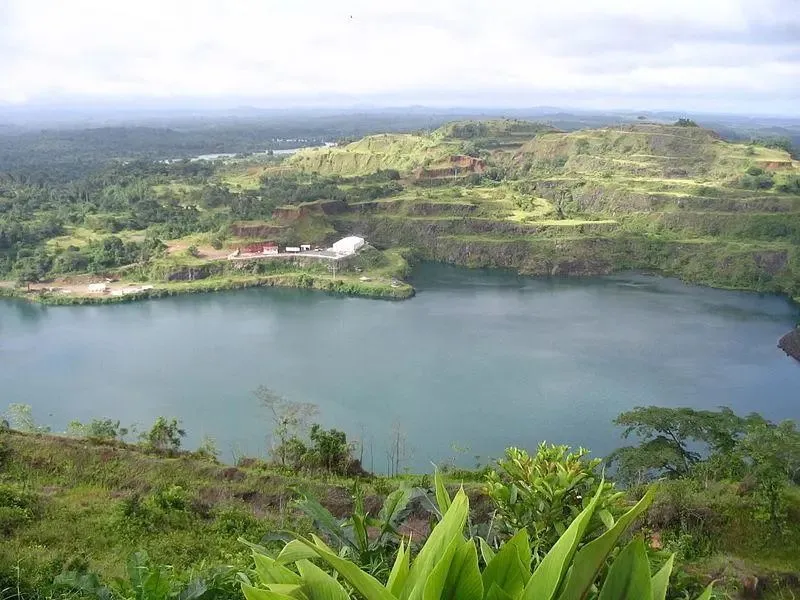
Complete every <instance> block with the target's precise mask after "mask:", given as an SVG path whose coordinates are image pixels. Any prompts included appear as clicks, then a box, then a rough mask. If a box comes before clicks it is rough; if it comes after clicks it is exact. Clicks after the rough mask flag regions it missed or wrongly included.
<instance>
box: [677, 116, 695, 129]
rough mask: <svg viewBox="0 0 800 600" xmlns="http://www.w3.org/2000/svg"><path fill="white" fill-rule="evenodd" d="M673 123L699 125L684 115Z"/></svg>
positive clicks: (687, 125) (684, 125) (679, 125)
mask: <svg viewBox="0 0 800 600" xmlns="http://www.w3.org/2000/svg"><path fill="white" fill-rule="evenodd" d="M675 125H677V126H678V127H699V126H698V125H697V123H695V122H694V121H693V120H692V119H687V118H686V117H681V118H680V119H678V120H677V121H675Z"/></svg>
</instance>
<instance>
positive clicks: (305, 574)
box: [297, 560, 350, 600]
mask: <svg viewBox="0 0 800 600" xmlns="http://www.w3.org/2000/svg"><path fill="white" fill-rule="evenodd" d="M297 570H298V571H299V572H300V576H301V577H302V578H303V591H304V592H305V593H306V596H308V600H350V597H349V596H348V595H347V592H346V591H345V590H344V588H343V587H342V586H341V584H340V583H339V582H338V581H336V580H335V579H334V578H333V577H331V576H330V575H328V574H327V573H326V572H325V571H323V570H322V569H320V568H319V567H318V566H316V565H315V564H314V563H311V562H309V561H307V560H300V561H298V562H297Z"/></svg>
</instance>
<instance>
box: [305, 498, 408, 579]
mask: <svg viewBox="0 0 800 600" xmlns="http://www.w3.org/2000/svg"><path fill="white" fill-rule="evenodd" d="M415 495H416V493H415V492H413V491H412V490H410V489H407V488H401V489H398V490H395V491H393V492H392V493H391V494H389V495H388V496H387V497H386V500H385V501H384V503H383V506H382V507H381V509H380V512H379V513H378V515H377V517H373V516H371V515H370V514H369V513H368V512H367V510H366V509H365V507H364V494H363V491H362V490H360V489H359V488H356V489H355V490H354V492H353V505H354V508H353V514H352V516H351V517H350V518H349V519H344V520H339V519H337V518H336V517H334V516H333V515H332V514H331V513H330V511H328V509H326V508H325V507H324V506H322V505H321V504H320V503H319V501H318V500H317V499H316V498H314V496H313V495H311V494H310V493H305V494H304V495H303V496H302V498H301V499H300V500H298V502H297V503H296V506H297V507H298V508H299V509H300V510H302V511H303V512H304V513H305V514H306V515H308V516H309V517H310V518H311V519H312V520H313V523H314V528H315V529H316V530H317V531H318V532H319V533H320V535H322V536H323V537H324V538H325V539H326V540H327V541H328V543H330V544H331V545H332V546H333V547H334V550H335V551H336V552H337V554H338V555H339V556H340V557H342V558H349V559H351V560H353V562H355V564H357V565H358V566H359V567H361V568H362V569H364V570H365V571H366V572H368V573H370V574H371V575H374V576H375V577H378V578H381V579H383V580H385V579H386V577H387V576H388V574H389V570H390V569H391V565H392V558H391V557H392V556H394V553H395V552H396V550H397V548H398V546H399V545H400V543H401V536H400V533H399V532H398V528H399V527H400V525H401V524H402V523H403V522H404V521H405V519H406V518H407V517H408V515H409V514H410V508H409V504H410V502H411V500H412V499H413V498H414V497H415ZM371 532H374V534H372V535H370V533H371Z"/></svg>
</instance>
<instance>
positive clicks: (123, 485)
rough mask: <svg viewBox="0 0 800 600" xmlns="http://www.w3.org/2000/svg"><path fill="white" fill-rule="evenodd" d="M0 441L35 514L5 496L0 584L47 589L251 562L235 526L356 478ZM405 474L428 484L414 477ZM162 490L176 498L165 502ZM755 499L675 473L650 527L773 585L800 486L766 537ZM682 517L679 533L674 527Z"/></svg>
mask: <svg viewBox="0 0 800 600" xmlns="http://www.w3.org/2000/svg"><path fill="white" fill-rule="evenodd" d="M0 447H3V448H5V450H4V451H3V452H2V453H0V457H2V458H1V459H0V500H2V498H3V497H4V496H3V495H2V491H3V490H9V489H11V490H16V492H19V493H23V494H27V495H28V497H29V498H30V499H31V501H30V504H29V505H30V507H31V510H30V512H29V518H27V519H22V520H20V519H17V520H13V519H9V518H8V516H7V515H6V513H4V512H3V510H2V505H0V529H2V535H3V536H4V538H3V544H2V545H0V589H2V588H3V587H4V586H7V585H9V584H14V583H15V578H16V575H15V572H14V571H15V568H16V567H19V568H20V570H21V571H22V572H23V573H24V574H25V579H26V580H27V581H28V583H29V584H31V585H33V586H35V587H36V588H38V589H40V590H45V589H46V588H47V586H48V585H49V583H50V582H51V581H52V578H53V577H54V576H55V575H56V574H58V573H59V572H61V571H62V570H63V569H65V568H74V567H77V566H81V565H83V566H86V567H88V568H89V569H91V570H94V571H96V572H98V573H100V574H101V575H102V576H103V577H104V578H109V577H112V576H116V575H120V574H122V570H123V569H124V565H125V559H126V558H127V556H128V555H129V554H130V553H131V552H132V551H134V550H136V549H144V550H146V551H147V552H148V553H149V554H150V555H151V557H152V558H153V559H154V560H156V561H157V562H162V563H166V564H171V565H173V566H174V567H175V569H176V570H177V571H178V572H179V573H182V572H187V571H189V570H192V569H196V568H198V567H199V566H200V565H201V563H202V564H205V565H206V566H213V565H218V564H230V565H234V566H237V567H240V568H245V567H246V566H247V565H248V562H249V558H248V556H249V553H248V551H247V550H246V548H244V547H243V546H242V545H241V544H239V543H238V542H237V538H238V537H239V536H243V537H245V538H247V539H250V540H253V541H258V540H260V539H261V538H262V536H264V535H267V534H270V533H276V532H279V531H281V530H285V529H290V530H293V531H297V532H300V533H307V532H309V531H310V523H309V522H308V521H307V520H306V519H305V518H303V517H301V516H300V515H299V514H298V513H297V512H296V511H294V510H293V509H292V508H291V500H292V499H293V498H294V494H295V492H294V490H295V489H298V488H300V489H308V490H310V491H312V492H313V493H314V494H315V495H316V496H317V497H319V498H320V499H321V501H322V502H323V504H325V505H326V506H327V507H328V508H329V509H330V510H331V511H332V512H333V513H334V514H336V515H337V516H346V515H348V514H349V512H350V510H351V508H352V503H351V500H350V495H349V490H350V488H351V486H352V485H353V480H351V479H347V478H340V477H330V476H328V477H325V478H321V477H308V476H297V475H289V474H286V473H282V472H281V471H280V470H277V469H275V468H273V467H270V466H268V465H266V464H265V463H263V462H261V461H253V460H250V461H248V462H247V465H248V466H242V467H236V468H234V467H230V466H227V465H220V464H217V463H215V462H213V461H210V460H208V459H201V458H198V457H194V456H192V455H183V456H179V457H167V456H159V455H153V454H147V453H144V452H143V451H142V450H141V449H139V448H137V447H135V446H129V445H125V444H121V443H116V442H115V443H99V442H92V441H89V440H80V439H71V438H63V437H55V436H50V435H31V434H20V433H14V432H11V433H3V434H0ZM242 464H244V463H242ZM462 476H463V475H462ZM403 479H405V480H406V482H407V483H410V484H412V485H420V484H421V485H428V484H427V483H426V482H425V481H424V480H423V478H421V477H418V476H405V477H404V478H403ZM400 481H401V480H400V479H397V480H388V481H387V480H382V479H375V480H372V481H367V482H362V484H361V485H362V488H363V489H364V491H365V494H366V503H367V506H368V507H369V506H372V507H377V506H379V505H380V501H381V497H380V493H379V491H378V489H379V488H380V489H381V492H383V493H385V490H386V489H391V488H393V487H394V486H396V485H398V484H399V483H400ZM460 483H461V480H460V479H459V480H457V481H456V480H451V481H450V484H452V485H458V484H460ZM378 484H380V486H379V485H378ZM465 485H466V487H467V489H468V490H469V491H470V494H471V495H472V496H473V497H475V500H474V502H473V505H474V509H475V511H476V512H475V514H474V515H473V518H475V519H476V520H477V522H482V521H483V520H484V519H488V518H489V517H490V511H489V510H488V508H487V505H486V502H485V499H480V498H478V497H477V496H479V495H480V493H479V484H477V483H469V482H468V483H466V484H465ZM175 486H178V487H179V488H180V489H179V490H177V492H176V491H175ZM165 492H166V493H167V495H168V496H169V497H172V498H176V497H177V498H179V499H180V501H179V502H178V503H176V502H174V501H173V503H172V505H170V506H167V507H164V506H162V505H160V504H159V502H162V504H163V501H162V500H160V499H163V498H164V497H165V495H164V494H165ZM748 502H749V501H748V500H747V499H746V498H745V497H743V496H742V495H741V492H739V491H738V490H737V487H736V486H735V485H731V484H723V483H715V484H712V485H710V486H705V487H703V486H699V484H697V485H695V484H690V483H688V482H672V483H670V484H666V485H665V486H664V487H662V488H661V491H660V493H659V494H658V497H657V500H656V503H655V504H654V506H653V508H652V509H651V511H650V513H649V516H648V518H647V520H646V522H645V527H646V528H648V529H650V530H651V531H658V532H660V538H661V539H662V541H663V542H664V543H665V544H668V548H669V549H670V551H677V552H678V553H679V560H681V561H683V563H684V564H686V565H687V568H688V570H689V571H690V572H694V573H696V574H698V575H699V577H700V579H701V580H707V579H709V578H721V579H722V580H723V581H722V583H721V585H722V587H726V588H728V589H734V588H735V587H736V586H737V585H738V584H739V582H740V580H742V579H743V578H745V577H752V576H754V575H755V576H758V577H759V578H761V579H762V580H766V581H770V582H771V585H772V587H773V588H775V589H777V588H778V587H779V586H777V582H781V581H791V575H790V574H792V573H797V572H798V571H800V556H798V555H797V553H796V552H795V548H796V547H797V544H798V543H800V538H798V535H800V528H798V527H797V523H798V522H800V496H798V494H797V490H796V489H794V490H790V495H789V507H790V509H789V512H788V515H787V518H788V520H787V529H786V534H785V536H784V537H782V538H771V537H770V536H769V532H768V530H769V527H768V526H767V525H766V524H764V523H760V522H759V521H758V520H757V519H756V518H755V517H754V513H755V511H754V509H753V507H752V506H750V504H749V503H748ZM373 510H375V508H373ZM698 519H699V520H698ZM678 525H679V526H680V527H681V528H682V529H680V530H679V531H680V533H671V531H672V528H674V527H676V526H678ZM272 547H273V549H275V550H277V548H278V545H276V544H272ZM709 551H710V553H709ZM4 578H5V579H4ZM775 597H781V596H775ZM787 597H790V596H787Z"/></svg>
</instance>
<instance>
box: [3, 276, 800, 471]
mask: <svg viewBox="0 0 800 600" xmlns="http://www.w3.org/2000/svg"><path fill="white" fill-rule="evenodd" d="M414 283H415V285H416V287H417V289H418V295H417V296H416V297H415V298H413V299H412V300H409V301H405V302H388V301H376V300H365V299H359V298H343V297H336V296H329V295H326V294H323V293H317V292H302V291H296V290H282V289H253V290H245V291H235V292H230V293H217V294H208V295H196V296H182V297H175V298H168V299H162V300H155V301H148V302H140V303H133V304H123V305H112V306H94V307H92V306H76V307H42V306H37V305H31V304H27V303H22V302H12V301H4V302H0V394H1V395H0V407H3V406H4V405H6V404H8V403H11V402H21V403H26V404H31V405H32V406H33V407H34V413H35V416H36V418H37V420H38V421H40V422H42V423H46V424H48V425H50V426H52V427H53V428H54V430H63V429H64V428H65V427H66V424H67V423H68V422H69V421H70V420H71V419H73V418H77V419H81V420H86V419H90V418H92V417H114V418H118V419H121V420H122V422H123V424H127V423H133V422H138V423H142V424H144V423H150V422H152V420H153V419H154V418H155V417H156V416H158V415H167V416H177V417H179V418H180V419H181V420H182V421H183V424H184V426H185V428H186V429H187V430H188V432H189V437H188V439H187V445H188V446H192V445H194V444H196V443H197V442H198V441H199V439H200V438H201V437H202V435H203V434H209V435H211V436H213V437H215V438H216V439H217V441H218V443H219V445H220V447H221V449H222V451H223V452H224V454H225V456H226V458H230V457H231V456H232V455H237V454H243V453H245V454H250V455H261V454H265V448H266V446H267V440H266V436H267V433H268V430H269V422H268V419H267V415H266V414H265V412H264V411H263V410H262V409H261V408H259V406H258V403H257V401H256V400H255V398H254V397H253V396H252V394H251V392H252V390H254V389H255V388H256V387H257V386H258V385H261V384H263V385H266V386H268V387H270V388H271V389H273V390H274V391H276V392H278V393H280V394H282V395H284V396H285V397H287V398H289V399H291V400H298V401H306V402H313V403H315V404H317V405H318V406H319V407H320V420H321V421H322V422H323V423H324V424H325V425H327V426H335V427H337V428H340V429H344V430H346V431H347V432H348V433H349V434H350V435H351V436H354V437H359V436H360V435H363V433H362V432H366V435H365V437H366V438H367V440H368V441H367V444H366V446H367V450H366V452H365V457H364V458H365V461H364V462H365V463H366V464H365V466H366V467H367V468H369V467H370V466H373V467H374V469H375V470H376V471H381V470H383V469H385V465H386V451H385V448H386V445H387V443H388V439H389V436H390V431H391V429H392V426H393V425H394V424H398V425H399V427H400V428H401V429H402V430H403V431H404V432H405V435H406V437H407V442H408V446H409V448H410V449H411V451H412V455H411V456H410V458H409V459H408V460H407V461H406V464H407V466H409V467H411V468H413V469H415V470H428V469H429V462H430V461H442V460H447V459H449V458H450V457H452V456H453V455H454V454H455V455H457V456H458V457H459V458H458V460H459V462H460V463H462V464H471V463H472V462H473V460H474V458H473V457H474V456H475V455H480V456H482V457H486V456H496V455H498V454H499V453H500V452H501V451H502V450H503V448H504V447H506V446H508V445H511V444H514V445H522V446H534V445H535V444H536V443H537V442H538V441H540V440H548V441H553V442H563V443H568V444H572V445H583V446H586V447H588V448H590V449H592V450H593V451H594V452H595V453H596V454H603V453H606V452H608V451H610V450H612V449H613V448H615V447H617V446H618V445H619V444H620V440H619V436H618V433H619V432H618V430H617V429H616V428H615V427H614V426H613V425H612V423H611V421H612V419H613V418H614V417H615V416H616V415H617V414H618V413H620V412H621V411H623V410H626V409H629V408H631V407H633V406H637V405H646V404H657V405H662V406H693V407H698V408H713V407H716V406H719V405H727V406H730V407H732V408H733V409H734V410H736V411H741V412H750V411H759V412H762V413H763V414H765V415H767V416H768V417H771V418H773V419H782V418H800V404H798V402H797V400H798V391H800V363H797V362H795V361H793V360H792V359H790V358H788V357H786V356H785V355H784V354H783V353H782V352H781V351H780V350H779V349H778V348H777V347H776V341H777V339H778V338H779V337H780V335H782V334H783V333H785V332H786V331H788V330H789V329H790V328H791V326H792V325H793V324H794V323H795V322H796V321H797V320H798V317H799V316H800V314H799V313H798V310H797V308H796V307H793V306H792V305H791V304H790V303H789V302H787V301H786V300H784V299H781V298H777V297H770V296H759V295H756V294H747V293H738V292H728V291H721V290H712V289H707V288H701V287H692V286H687V285H684V284H682V283H680V282H678V281H675V280H671V279H662V278H655V277H646V276H638V275H630V276H627V275H626V276H618V277H610V278H599V279H589V280H537V279H527V278H520V277H516V276H514V275H510V274H507V273H500V272H486V271H469V270H464V269H457V268H452V267H446V266H440V265H424V266H422V267H421V268H420V269H419V270H418V271H417V273H416V274H415V280H414ZM454 444H455V445H457V446H458V447H459V451H458V452H455V451H454V450H453V448H452V447H453V445H454ZM370 446H371V447H372V456H370V451H369V447H370Z"/></svg>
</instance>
